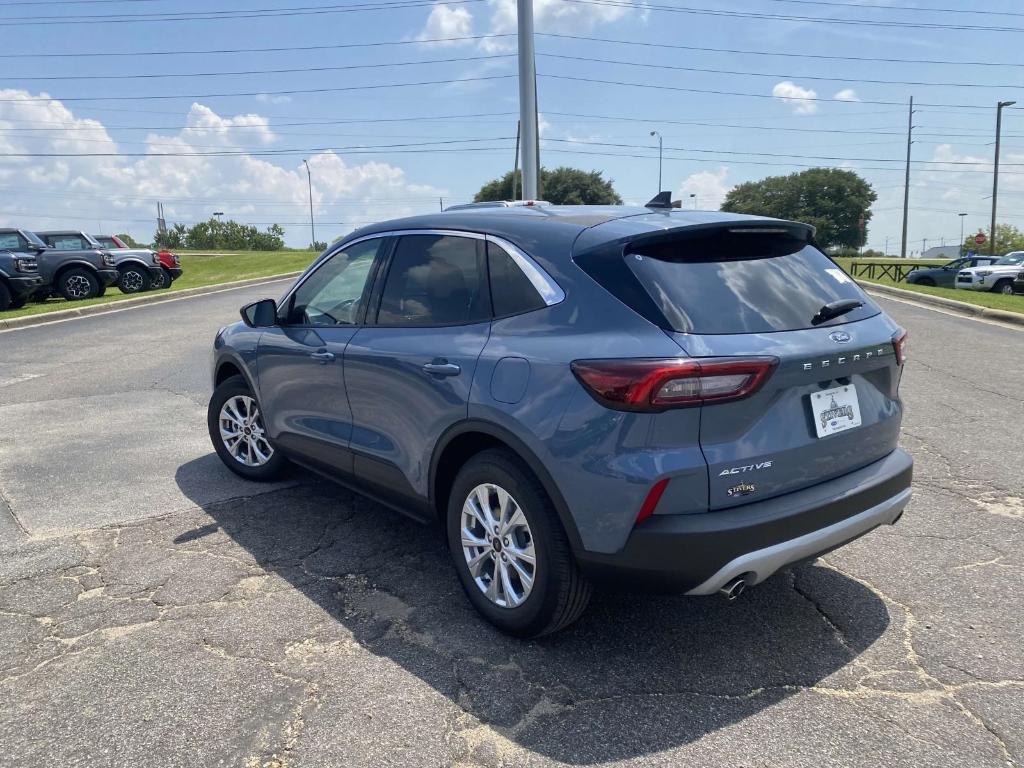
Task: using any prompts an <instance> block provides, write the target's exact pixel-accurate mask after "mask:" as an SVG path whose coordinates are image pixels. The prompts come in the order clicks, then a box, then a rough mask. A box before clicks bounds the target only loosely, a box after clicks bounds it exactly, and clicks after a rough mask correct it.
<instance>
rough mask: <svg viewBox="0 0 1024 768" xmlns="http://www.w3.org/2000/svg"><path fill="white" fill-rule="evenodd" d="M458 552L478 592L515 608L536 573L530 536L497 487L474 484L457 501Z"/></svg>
mask: <svg viewBox="0 0 1024 768" xmlns="http://www.w3.org/2000/svg"><path fill="white" fill-rule="evenodd" d="M461 535H462V553H463V555H464V556H465V558H466V564H467V565H468V566H469V573H470V576H472V578H473V581H474V582H475V583H476V585H477V587H478V588H479V589H480V591H481V592H483V593H484V595H485V596H486V597H487V599H488V600H490V601H491V602H492V603H494V604H495V605H498V606H501V607H502V608H515V607H517V606H519V605H522V604H523V602H525V601H526V599H527V598H528V597H529V596H530V591H531V590H532V589H533V585H534V583H535V582H536V577H537V556H536V552H535V550H534V546H533V534H532V532H531V531H530V524H529V523H528V522H527V520H526V515H524V514H523V510H522V508H521V507H520V506H519V504H518V503H517V502H516V500H515V499H513V498H512V496H511V494H509V493H508V491H506V490H505V489H504V488H502V487H501V486H498V485H495V484H493V483H484V484H482V485H478V486H477V487H476V488H474V489H473V490H472V491H470V492H469V496H467V497H466V501H465V503H464V504H463V505H462V525H461Z"/></svg>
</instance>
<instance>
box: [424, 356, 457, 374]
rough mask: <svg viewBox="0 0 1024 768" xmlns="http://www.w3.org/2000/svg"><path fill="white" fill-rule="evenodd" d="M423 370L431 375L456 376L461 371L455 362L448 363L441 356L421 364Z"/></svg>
mask: <svg viewBox="0 0 1024 768" xmlns="http://www.w3.org/2000/svg"><path fill="white" fill-rule="evenodd" d="M423 370H424V371H426V372H427V373H429V374H430V375H431V376H458V375H459V374H460V373H462V368H460V367H459V366H457V365H456V364H455V363H449V362H448V361H447V360H445V359H443V358H441V359H439V360H435V361H434V362H432V363H427V364H426V365H424V366H423Z"/></svg>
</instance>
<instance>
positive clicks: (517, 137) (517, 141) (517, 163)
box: [512, 120, 523, 200]
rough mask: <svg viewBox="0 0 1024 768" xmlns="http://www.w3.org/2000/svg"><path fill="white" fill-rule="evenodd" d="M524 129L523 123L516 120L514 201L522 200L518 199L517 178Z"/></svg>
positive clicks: (513, 164) (513, 169)
mask: <svg viewBox="0 0 1024 768" xmlns="http://www.w3.org/2000/svg"><path fill="white" fill-rule="evenodd" d="M522 128H523V121H522V120H516V156H515V159H514V160H513V161H512V199H513V200H521V199H522V198H519V197H516V177H517V176H519V132H520V131H521V130H522Z"/></svg>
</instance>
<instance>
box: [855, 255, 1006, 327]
mask: <svg viewBox="0 0 1024 768" xmlns="http://www.w3.org/2000/svg"><path fill="white" fill-rule="evenodd" d="M851 261H854V259H848V258H844V259H836V262H837V263H838V264H839V266H841V267H842V268H843V269H845V270H846V271H847V272H849V271H850V262H851ZM856 261H872V259H856ZM874 261H886V260H885V259H874ZM897 261H898V260H897ZM915 263H916V262H915ZM921 263H927V264H931V263H932V262H930V261H922V262H921ZM934 263H935V264H936V265H939V264H945V263H946V261H942V260H940V261H937V262H934ZM857 282H860V283H864V284H866V285H870V284H871V283H879V284H880V285H891V286H893V287H894V288H902V289H903V290H905V291H912V292H914V293H926V294H928V295H930V296H942V297H943V298H946V299H953V300H955V301H963V302H965V303H967V304H974V305H976V306H979V307H988V308H989V309H1003V310H1006V311H1007V312H1018V313H1021V314H1024V296H1021V295H1016V296H1004V295H1003V294H1001V293H989V292H988V291H958V290H957V289H956V288H939V287H930V286H927V285H912V284H909V283H905V282H900V283H897V282H896V281H895V280H890V279H889V278H879V279H877V280H869V279H867V278H866V277H858V278H857Z"/></svg>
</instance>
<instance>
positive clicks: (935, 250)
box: [921, 245, 960, 259]
mask: <svg viewBox="0 0 1024 768" xmlns="http://www.w3.org/2000/svg"><path fill="white" fill-rule="evenodd" d="M959 255H960V246H959V245H934V246H932V247H931V248H929V249H928V250H927V251H925V252H924V253H922V254H921V258H922V259H955V258H956V257H957V256H959Z"/></svg>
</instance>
